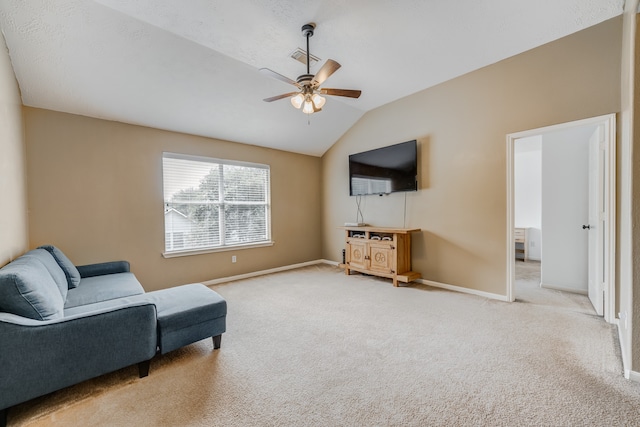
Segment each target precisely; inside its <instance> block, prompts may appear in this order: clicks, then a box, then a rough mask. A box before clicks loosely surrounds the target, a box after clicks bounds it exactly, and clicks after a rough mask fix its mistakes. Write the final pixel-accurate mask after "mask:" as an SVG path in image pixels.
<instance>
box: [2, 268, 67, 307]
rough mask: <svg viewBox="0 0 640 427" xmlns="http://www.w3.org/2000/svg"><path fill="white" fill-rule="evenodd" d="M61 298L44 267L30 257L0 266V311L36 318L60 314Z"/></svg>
mask: <svg viewBox="0 0 640 427" xmlns="http://www.w3.org/2000/svg"><path fill="white" fill-rule="evenodd" d="M63 309H64V300H63V299H62V295H60V290H59V289H58V286H57V285H56V282H55V281H54V279H53V277H51V274H50V273H49V271H48V270H47V267H45V265H44V264H43V263H42V261H40V260H39V259H37V258H35V257H33V256H29V257H26V256H21V257H20V258H18V259H16V260H15V261H13V262H11V263H9V264H7V265H5V266H4V267H3V268H1V269H0V311H5V312H8V313H12V314H15V315H18V316H22V317H28V318H30V319H35V320H52V319H58V318H61V317H62V315H63Z"/></svg>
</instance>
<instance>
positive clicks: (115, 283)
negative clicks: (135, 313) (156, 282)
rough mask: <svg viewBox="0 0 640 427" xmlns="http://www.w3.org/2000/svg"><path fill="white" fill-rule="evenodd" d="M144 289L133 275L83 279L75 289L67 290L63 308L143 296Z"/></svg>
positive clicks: (125, 274) (111, 275) (124, 274)
mask: <svg viewBox="0 0 640 427" xmlns="http://www.w3.org/2000/svg"><path fill="white" fill-rule="evenodd" d="M143 293H144V289H143V288H142V285H140V282H138V279H136V276H134V275H133V273H117V274H105V275H104V276H94V277H85V278H84V279H82V280H81V281H80V284H79V285H78V287H77V288H74V289H69V293H68V294H67V301H66V303H65V304H64V308H65V309H67V308H71V307H76V306H79V305H85V304H94V303H97V302H101V301H107V300H110V299H115V298H122V297H129V296H132V295H139V294H143Z"/></svg>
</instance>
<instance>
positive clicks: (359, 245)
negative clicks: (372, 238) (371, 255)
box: [347, 240, 367, 268]
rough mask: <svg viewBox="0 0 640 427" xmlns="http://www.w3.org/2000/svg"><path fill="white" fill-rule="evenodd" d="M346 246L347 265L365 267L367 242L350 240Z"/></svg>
mask: <svg viewBox="0 0 640 427" xmlns="http://www.w3.org/2000/svg"><path fill="white" fill-rule="evenodd" d="M348 248H349V250H348V254H347V255H348V257H349V258H348V259H347V262H348V263H349V265H350V266H352V267H356V268H367V244H366V243H365V242H358V241H355V242H354V241H353V240H351V241H350V242H349V245H348Z"/></svg>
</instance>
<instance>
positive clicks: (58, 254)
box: [39, 245, 80, 289]
mask: <svg viewBox="0 0 640 427" xmlns="http://www.w3.org/2000/svg"><path fill="white" fill-rule="evenodd" d="M39 249H46V250H47V251H49V253H50V254H51V255H52V256H53V258H54V259H55V260H56V262H57V263H58V265H59V266H60V268H61V269H62V271H64V275H65V276H66V278H67V284H68V289H73V288H75V287H76V286H78V285H79V284H80V273H79V272H78V269H77V268H76V266H75V265H73V263H72V262H71V260H69V258H67V256H66V255H65V254H64V253H63V252H62V251H61V250H60V249H58V248H56V247H55V246H53V245H43V246H40V247H39Z"/></svg>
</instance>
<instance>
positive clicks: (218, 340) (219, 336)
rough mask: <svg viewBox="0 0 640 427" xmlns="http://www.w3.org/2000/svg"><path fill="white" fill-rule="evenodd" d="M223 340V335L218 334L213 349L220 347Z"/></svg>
mask: <svg viewBox="0 0 640 427" xmlns="http://www.w3.org/2000/svg"><path fill="white" fill-rule="evenodd" d="M221 341H222V335H216V336H215V337H213V349H214V350H215V349H217V348H220V342H221Z"/></svg>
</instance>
